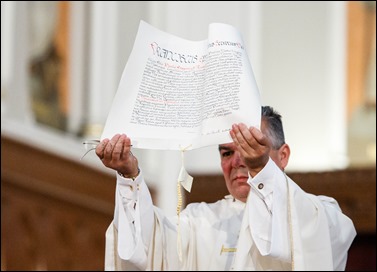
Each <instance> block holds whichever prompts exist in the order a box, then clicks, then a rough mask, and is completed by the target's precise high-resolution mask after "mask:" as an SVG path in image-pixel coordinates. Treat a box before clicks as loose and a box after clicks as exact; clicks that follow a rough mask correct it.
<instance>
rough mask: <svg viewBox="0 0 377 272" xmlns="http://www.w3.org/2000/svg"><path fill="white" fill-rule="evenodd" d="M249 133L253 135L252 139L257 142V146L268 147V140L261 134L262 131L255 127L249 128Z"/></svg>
mask: <svg viewBox="0 0 377 272" xmlns="http://www.w3.org/2000/svg"><path fill="white" fill-rule="evenodd" d="M249 131H250V133H251V134H252V135H253V136H252V137H253V138H254V139H255V141H257V142H258V144H260V145H263V146H268V145H269V139H268V137H267V136H266V135H265V134H263V133H262V131H260V130H259V129H257V128H256V127H250V129H249Z"/></svg>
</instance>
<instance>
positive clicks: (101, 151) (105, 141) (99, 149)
mask: <svg viewBox="0 0 377 272" xmlns="http://www.w3.org/2000/svg"><path fill="white" fill-rule="evenodd" d="M108 142H109V139H107V138H106V139H103V140H102V141H101V142H100V143H99V144H98V145H97V147H96V154H97V156H98V157H99V158H100V159H101V160H102V159H103V157H104V156H105V155H104V152H105V148H106V146H107V144H108Z"/></svg>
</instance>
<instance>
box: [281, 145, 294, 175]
mask: <svg viewBox="0 0 377 272" xmlns="http://www.w3.org/2000/svg"><path fill="white" fill-rule="evenodd" d="M290 155H291V149H290V148H289V145H288V144H283V145H282V146H281V147H280V148H279V159H280V163H281V167H282V169H283V170H284V169H285V167H286V166H287V165H288V161H289V156H290Z"/></svg>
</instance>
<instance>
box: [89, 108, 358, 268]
mask: <svg viewBox="0 0 377 272" xmlns="http://www.w3.org/2000/svg"><path fill="white" fill-rule="evenodd" d="M230 135H231V137H232V139H233V142H232V143H226V144H221V145H219V151H220V157H221V167H222V170H223V175H224V179H225V183H226V186H227V188H228V190H229V193H230V194H229V195H228V196H226V197H225V198H224V199H221V200H219V201H217V202H215V203H210V204H209V203H204V202H202V203H191V204H189V205H187V207H186V208H185V209H184V210H183V211H182V212H181V213H180V214H179V218H177V217H173V218H168V217H166V216H164V214H163V211H161V210H160V209H159V208H157V207H155V206H154V205H153V203H152V199H151V195H150V193H149V190H148V187H147V185H146V183H145V182H144V179H143V172H142V171H141V168H139V165H138V161H137V158H135V157H134V156H133V155H132V153H131V152H130V148H131V139H130V138H128V137H127V136H126V135H124V134H122V135H119V134H118V135H115V136H114V137H113V138H112V139H104V140H102V141H101V142H100V144H99V145H98V146H97V148H96V154H97V156H98V157H99V158H100V159H101V161H102V162H103V164H104V165H105V166H106V167H109V168H112V169H114V170H116V171H117V186H116V197H115V201H116V203H115V211H114V220H113V221H112V223H111V224H110V226H109V228H108V230H107V232H106V253H105V269H106V270H133V271H135V270H176V271H177V270H206V271H208V270H216V271H219V270H310V271H314V270H326V271H330V270H345V267H346V262H347V253H348V249H349V248H350V246H351V243H352V241H353V239H354V238H355V236H356V231H355V228H354V225H353V223H352V221H351V220H350V218H348V217H347V216H346V215H344V214H343V213H342V211H341V209H340V207H339V206H338V204H337V202H336V200H335V199H333V198H331V197H326V196H315V195H312V194H309V193H306V192H304V191H303V190H302V189H301V188H300V187H299V186H298V185H297V184H296V183H295V182H294V181H292V180H291V179H290V178H289V177H288V176H287V175H286V174H285V173H284V168H285V167H286V166H287V164H288V160H289V156H290V148H289V146H288V145H287V144H286V143H285V139H284V131H283V125H282V121H281V116H280V114H279V113H277V112H276V111H274V109H273V108H271V107H268V106H264V107H262V120H261V130H259V129H257V128H255V127H247V126H246V125H245V124H234V125H233V126H232V129H231V131H230ZM213 189H214V190H216V188H213Z"/></svg>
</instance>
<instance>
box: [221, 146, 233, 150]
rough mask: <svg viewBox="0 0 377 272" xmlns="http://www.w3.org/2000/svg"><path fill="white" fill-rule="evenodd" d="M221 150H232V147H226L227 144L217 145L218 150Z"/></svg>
mask: <svg viewBox="0 0 377 272" xmlns="http://www.w3.org/2000/svg"><path fill="white" fill-rule="evenodd" d="M221 150H226V151H229V150H232V149H231V148H230V147H227V146H223V145H219V151H221Z"/></svg>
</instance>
